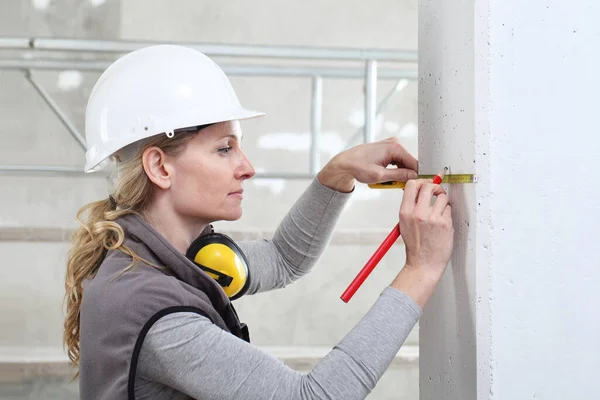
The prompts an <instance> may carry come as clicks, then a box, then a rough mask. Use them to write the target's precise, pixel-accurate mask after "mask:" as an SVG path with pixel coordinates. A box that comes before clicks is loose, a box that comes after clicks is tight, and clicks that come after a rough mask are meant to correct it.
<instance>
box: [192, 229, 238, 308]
mask: <svg viewBox="0 0 600 400" xmlns="http://www.w3.org/2000/svg"><path fill="white" fill-rule="evenodd" d="M185 255H186V257H187V258H189V259H190V260H192V262H193V263H194V264H196V265H197V266H198V267H199V268H200V269H202V270H203V271H204V272H206V273H207V274H208V275H209V276H211V277H212V278H213V279H215V280H216V281H217V283H218V284H219V285H221V287H222V288H223V290H224V291H225V294H227V296H228V297H229V298H230V299H231V300H235V299H237V298H239V297H241V296H243V295H244V293H245V292H246V291H247V290H248V286H249V285H250V273H249V271H248V260H246V256H245V255H244V253H243V252H242V250H241V249H240V248H239V247H238V245H237V244H235V242H234V241H233V240H232V239H231V238H230V237H229V236H227V235H223V234H221V233H214V232H213V233H209V234H206V235H202V236H200V237H198V238H197V239H196V240H194V242H193V243H192V244H191V245H190V247H189V249H188V250H187V252H186V253H185Z"/></svg>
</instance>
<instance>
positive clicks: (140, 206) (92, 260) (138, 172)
mask: <svg viewBox="0 0 600 400" xmlns="http://www.w3.org/2000/svg"><path fill="white" fill-rule="evenodd" d="M193 136H194V134H189V133H179V134H176V135H175V136H174V137H173V138H168V137H167V136H166V135H162V134H161V135H157V136H154V137H152V138H150V139H148V141H147V143H145V144H144V145H143V146H142V148H141V149H140V150H139V151H137V152H136V153H135V154H134V155H133V156H132V157H131V158H130V159H129V160H127V161H126V162H123V163H120V165H119V166H118V171H117V175H116V176H117V182H116V184H115V190H114V191H113V194H112V195H111V196H112V199H111V198H107V199H105V200H100V201H95V202H93V203H90V204H88V205H86V206H84V207H82V208H81V209H80V210H79V211H78V212H77V221H78V222H79V223H80V224H81V227H80V228H79V229H77V231H76V232H75V234H74V235H73V240H72V242H73V244H72V247H71V250H70V251H69V256H68V261H67V274H66V279H65V291H66V292H65V303H66V316H65V321H64V333H63V341H64V344H65V346H66V348H67V354H68V356H69V359H70V360H71V362H72V363H73V365H74V366H77V365H78V364H79V328H80V327H79V322H80V311H81V300H82V296H83V288H82V284H83V281H84V280H86V279H89V278H93V277H94V276H95V274H96V272H97V271H98V268H99V267H100V264H102V261H103V260H104V257H105V256H106V252H107V251H109V250H120V251H122V252H123V253H125V254H127V255H129V256H130V257H131V258H132V262H131V264H130V265H129V266H128V267H127V268H126V269H125V270H124V271H123V272H125V271H127V270H129V269H130V268H131V267H133V265H135V263H136V262H137V261H140V260H141V258H140V257H139V256H138V255H136V254H135V253H134V252H133V251H132V250H131V249H130V248H128V247H127V246H126V245H125V244H124V243H123V242H124V240H125V233H124V231H123V228H121V226H120V225H119V224H118V223H117V222H115V221H116V220H117V219H118V218H120V217H123V216H125V215H128V214H137V215H140V216H143V212H144V210H145V208H146V207H147V206H148V201H149V200H150V198H151V194H152V190H153V185H152V182H151V181H150V179H148V176H147V175H146V172H145V171H144V167H143V164H142V156H143V153H144V151H145V150H146V149H147V148H149V147H158V148H160V149H161V150H162V151H163V152H164V153H166V154H170V155H175V154H178V153H179V152H180V151H182V150H183V148H184V145H185V144H186V143H187V142H188V141H189V140H190V139H191V138H192V137H193ZM115 203H116V204H115ZM117 204H118V208H117Z"/></svg>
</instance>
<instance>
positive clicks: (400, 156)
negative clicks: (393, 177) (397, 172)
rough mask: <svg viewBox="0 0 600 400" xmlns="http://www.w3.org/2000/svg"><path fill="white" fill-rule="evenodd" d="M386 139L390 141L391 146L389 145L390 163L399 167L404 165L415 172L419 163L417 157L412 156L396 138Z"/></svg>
mask: <svg viewBox="0 0 600 400" xmlns="http://www.w3.org/2000/svg"><path fill="white" fill-rule="evenodd" d="M388 141H389V142H391V143H392V146H389V149H390V164H394V165H397V166H398V167H399V168H400V167H405V168H407V169H409V170H412V171H414V172H415V173H417V172H418V170H419V163H418V161H417V159H416V158H414V157H413V156H412V154H410V153H409V152H408V150H406V149H405V148H404V146H402V145H401V144H400V142H398V139H396V138H390V139H388Z"/></svg>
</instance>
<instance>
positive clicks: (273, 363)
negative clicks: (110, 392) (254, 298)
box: [136, 287, 421, 400]
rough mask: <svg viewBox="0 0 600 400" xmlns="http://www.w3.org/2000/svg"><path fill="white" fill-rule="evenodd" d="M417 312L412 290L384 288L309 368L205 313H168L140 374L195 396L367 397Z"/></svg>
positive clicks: (148, 342) (145, 349)
mask: <svg viewBox="0 0 600 400" xmlns="http://www.w3.org/2000/svg"><path fill="white" fill-rule="evenodd" d="M420 314H421V309H420V308H419V306H418V305H417V304H416V303H415V302H414V301H413V300H412V299H411V298H410V297H409V296H408V295H406V294H404V293H403V292H401V291H399V290H396V289H394V288H391V287H390V288H387V289H385V290H384V291H383V293H382V294H381V296H380V297H379V299H378V300H377V301H376V302H375V304H374V305H373V306H372V308H371V309H370V310H369V312H368V313H367V314H366V315H365V316H364V317H363V318H362V320H361V321H360V322H359V323H358V324H357V325H356V326H355V327H354V328H353V329H352V330H351V331H350V332H349V333H348V334H347V335H346V336H345V337H344V338H343V339H342V341H341V342H340V343H338V345H337V346H335V347H334V348H333V349H332V350H331V351H330V352H329V353H328V354H327V355H326V356H325V357H324V358H323V360H321V361H320V362H319V363H318V364H317V365H316V366H315V368H314V369H313V370H312V371H311V372H310V373H308V374H302V373H300V372H297V371H294V370H292V369H290V368H289V367H287V366H286V365H284V364H283V363H282V362H281V361H279V360H277V359H276V358H274V357H273V356H271V355H269V354H267V353H265V352H263V351H261V350H260V349H258V348H257V347H255V346H253V345H251V344H249V343H247V342H244V341H242V340H240V339H238V338H236V337H235V336H233V335H231V334H229V333H227V332H225V331H223V330H222V329H220V328H219V327H217V326H216V325H214V324H212V323H211V322H210V321H209V320H208V319H206V318H204V317H202V316H200V315H197V314H193V313H176V314H171V315H168V316H166V317H163V318H161V319H160V320H159V321H158V322H156V323H155V324H154V326H153V327H152V328H151V329H150V331H149V332H148V334H147V336H146V339H145V340H144V344H143V346H142V349H141V352H140V359H139V363H138V378H142V379H143V380H144V381H146V382H157V383H159V384H161V385H165V386H168V387H170V388H174V389H176V390H177V391H179V392H183V393H185V394H187V395H188V396H191V397H193V398H198V399H222V400H228V399H231V400H233V399H273V400H274V399H286V400H308V399H311V400H314V399H345V400H352V399H364V398H365V397H366V396H367V395H368V394H369V393H370V392H371V391H372V390H373V388H374V387H375V385H376V384H377V382H378V380H379V379H380V378H381V376H382V375H383V373H384V372H385V371H386V369H387V368H388V366H389V364H390V363H391V362H392V360H393V359H394V357H395V355H396V354H397V353H398V350H399V349H400V346H401V345H402V343H403V342H404V341H405V340H406V337H407V336H408V334H409V333H410V331H411V329H412V328H413V326H414V325H415V323H416V322H417V320H418V318H419V316H420ZM146 389H147V388H146ZM136 390H137V388H136ZM157 390H160V387H159V388H157ZM163 390H164V388H163Z"/></svg>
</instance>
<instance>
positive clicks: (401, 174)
mask: <svg viewBox="0 0 600 400" xmlns="http://www.w3.org/2000/svg"><path fill="white" fill-rule="evenodd" d="M383 172H384V173H383V179H382V182H389V181H398V182H406V181H409V180H411V179H416V178H417V176H418V175H417V173H416V172H415V171H413V170H412V169H408V168H384V171H383Z"/></svg>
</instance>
